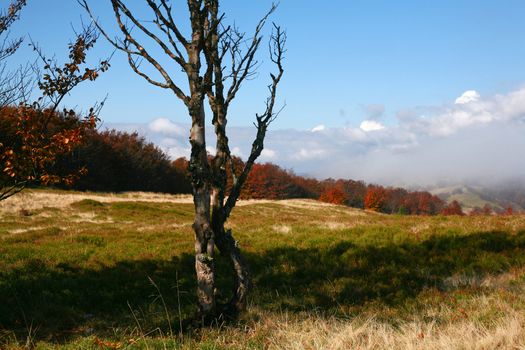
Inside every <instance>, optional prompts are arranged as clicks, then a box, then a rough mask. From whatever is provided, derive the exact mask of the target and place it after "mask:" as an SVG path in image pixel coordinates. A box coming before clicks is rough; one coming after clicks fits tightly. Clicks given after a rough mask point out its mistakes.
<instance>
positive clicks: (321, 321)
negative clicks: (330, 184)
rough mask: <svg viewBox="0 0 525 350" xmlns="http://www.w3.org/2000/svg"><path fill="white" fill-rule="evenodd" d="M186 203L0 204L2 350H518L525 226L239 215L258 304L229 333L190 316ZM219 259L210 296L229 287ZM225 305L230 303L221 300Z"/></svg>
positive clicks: (152, 198)
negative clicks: (195, 328)
mask: <svg viewBox="0 0 525 350" xmlns="http://www.w3.org/2000/svg"><path fill="white" fill-rule="evenodd" d="M192 209H193V208H192V204H191V199H190V198H188V197H177V196H162V195H151V194H140V193H139V194H128V195H121V196H110V195H104V196H102V195H89V194H87V195H86V194H80V193H76V194H75V193H69V192H42V191H36V192H30V193H27V194H22V195H20V196H18V197H13V198H12V199H9V200H7V201H4V202H2V203H0V217H1V221H0V241H1V244H0V300H2V303H0V348H19V347H24V346H29V347H31V346H36V347H37V348H39V349H48V348H69V349H78V348H82V349H111V348H133V349H135V348H138V349H141V348H144V349H156V348H159V349H164V348H169V349H172V348H202V349H236V348H256V349H257V348H287V349H303V348H330V349H346V348H351V347H360V348H364V349H366V348H374V349H382V348H399V349H410V348H418V349H429V348H486V349H489V348H490V349H492V348H498V347H499V348H513V347H516V346H525V296H524V293H523V292H524V290H525V269H524V268H525V217H523V216H511V217H501V216H498V217H495V216H494V217H439V216H437V217H415V216H388V215H382V214H376V213H371V212H364V211H360V210H356V209H351V208H347V207H340V206H333V205H327V204H322V203H319V202H315V201H306V200H287V201H259V202H243V203H241V205H240V206H239V207H238V208H236V209H235V211H234V215H233V217H232V219H231V222H230V227H231V228H232V229H233V232H234V234H235V235H236V238H237V239H238V240H239V242H240V245H241V247H242V248H243V250H244V252H245V253H246V256H247V258H248V260H249V262H250V265H251V269H252V272H253V275H254V282H255V286H256V289H255V291H254V293H253V294H252V295H251V299H250V305H251V306H250V310H249V311H248V312H247V313H246V314H245V315H244V316H243V318H242V319H241V320H240V321H239V322H238V323H236V324H233V325H221V324H218V325H217V327H215V328H212V329H207V330H203V331H199V332H195V333H192V334H184V335H182V337H181V336H179V334H178V330H177V325H178V323H179V318H180V317H179V315H180V316H182V318H184V317H185V316H188V315H190V314H191V313H192V311H193V310H194V307H195V297H194V290H195V281H194V273H193V255H192V249H193V233H192V230H191V223H192V216H193V214H192ZM222 260H223V259H221V258H220V256H218V257H217V264H218V271H219V274H220V276H221V278H220V280H219V283H229V281H228V278H230V277H231V276H230V275H229V273H228V272H226V271H228V268H227V266H225V265H224V262H223V261H222ZM224 297H225V298H226V297H227V296H224Z"/></svg>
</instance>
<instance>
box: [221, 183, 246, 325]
mask: <svg viewBox="0 0 525 350" xmlns="http://www.w3.org/2000/svg"><path fill="white" fill-rule="evenodd" d="M214 192H215V191H214ZM212 198H214V199H215V198H216V196H213V197H212ZM225 221H226V220H225V215H224V210H223V208H222V207H221V206H220V202H219V201H217V200H216V199H215V200H214V201H213V215H212V228H213V232H214V234H215V244H216V245H217V248H219V251H220V252H221V254H222V255H223V256H227V257H229V258H230V263H231V266H232V269H233V273H234V284H233V290H232V292H233V293H232V298H231V299H230V301H229V302H228V303H226V304H224V305H221V310H220V312H221V313H222V314H223V315H225V316H228V317H236V316H237V315H238V314H239V312H241V311H243V310H244V309H246V302H247V296H248V292H249V291H250V289H251V278H250V271H249V268H248V264H247V263H246V262H245V260H244V259H243V257H242V254H241V251H240V249H239V247H238V243H237V241H236V240H235V239H234V238H233V236H232V233H231V230H225V229H224V224H225Z"/></svg>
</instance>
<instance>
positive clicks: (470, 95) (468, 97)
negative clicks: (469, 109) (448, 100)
mask: <svg viewBox="0 0 525 350" xmlns="http://www.w3.org/2000/svg"><path fill="white" fill-rule="evenodd" d="M479 98H480V96H479V94H478V92H477V91H476V90H467V91H465V92H464V93H463V95H461V96H459V97H458V98H457V99H456V102H455V103H456V104H457V105H463V104H467V103H470V102H474V101H478V100H479Z"/></svg>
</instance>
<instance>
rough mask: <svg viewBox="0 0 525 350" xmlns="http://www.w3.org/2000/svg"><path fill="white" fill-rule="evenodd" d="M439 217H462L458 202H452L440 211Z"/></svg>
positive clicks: (462, 213)
mask: <svg viewBox="0 0 525 350" xmlns="http://www.w3.org/2000/svg"><path fill="white" fill-rule="evenodd" d="M441 215H460V216H463V215H465V213H464V212H463V210H462V209H461V204H459V202H458V201H452V202H451V203H450V204H448V205H447V206H445V207H443V209H442V210H441Z"/></svg>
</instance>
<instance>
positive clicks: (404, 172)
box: [113, 87, 525, 185]
mask: <svg viewBox="0 0 525 350" xmlns="http://www.w3.org/2000/svg"><path fill="white" fill-rule="evenodd" d="M464 95H465V94H464ZM465 96H470V97H469V102H465V103H455V101H450V103H449V104H447V105H443V106H431V107H428V108H417V109H414V110H404V111H400V112H398V113H397V124H389V126H386V125H383V124H382V123H380V122H378V121H377V120H371V119H367V120H364V121H363V122H362V123H361V124H360V125H359V127H356V126H348V125H347V126H342V127H339V128H327V127H326V126H324V125H318V126H316V127H315V128H313V129H309V130H273V129H270V130H269V131H268V134H267V138H266V140H265V143H264V145H265V148H264V150H263V151H262V154H261V157H260V158H259V159H258V161H260V162H268V161H271V162H275V163H277V164H279V165H281V166H283V167H285V168H287V169H290V168H291V169H294V171H296V172H297V173H298V174H306V175H310V176H317V177H320V178H327V177H334V178H337V177H342V178H353V179H363V180H365V181H367V182H379V183H386V184H388V183H403V182H404V183H405V184H408V185H414V184H418V183H419V184H424V183H431V182H435V181H438V180H440V179H443V178H446V179H454V178H455V179H465V178H475V177H480V176H488V177H492V178H495V179H497V178H501V177H503V176H522V177H525V162H523V161H522V159H521V158H520V157H519V156H518V154H517V152H519V150H522V149H525V137H523V135H525V87H524V88H522V89H517V90H515V91H512V92H510V93H507V94H498V95H494V96H490V97H481V96H479V94H477V93H476V94H473V93H469V94H466V95H465ZM465 96H463V97H465ZM464 101H467V98H463V99H461V100H460V102H464ZM166 121H167V120H164V121H162V120H161V122H159V119H157V120H155V121H153V122H152V123H150V124H142V126H140V125H138V124H128V125H120V126H118V127H117V126H113V127H117V128H118V129H120V130H127V131H134V130H138V131H139V132H140V133H141V134H142V135H145V136H146V137H147V139H148V140H149V141H152V142H155V143H156V144H157V145H159V147H161V148H162V149H164V150H166V152H167V153H168V154H169V155H170V156H171V157H172V158H174V159H175V158H177V157H180V156H185V157H188V156H189V154H190V146H189V143H188V138H187V135H186V133H184V134H180V135H179V134H174V135H166V130H169V126H170V125H171V124H174V125H177V124H175V123H171V122H169V121H168V123H166ZM163 123H164V124H163ZM152 125H153V127H152ZM159 126H163V127H159ZM177 126H178V127H180V128H181V129H182V130H186V129H187V126H186V125H182V126H179V125H177ZM154 130H157V131H154ZM175 130H176V129H175ZM314 130H315V132H313V131H314ZM228 131H229V135H228V137H229V139H230V140H231V142H232V143H233V142H234V144H235V147H233V148H232V153H233V154H235V155H238V156H241V157H242V156H243V155H244V156H246V153H247V152H248V151H247V150H250V149H251V144H252V142H253V137H254V134H255V131H254V128H251V127H231V128H229V129H228ZM320 131H322V132H320ZM378 131H379V132H378ZM207 133H208V134H207V138H208V139H207V141H208V144H211V145H213V144H214V135H213V129H212V128H208V129H207ZM241 150H245V154H243V153H242V151H241ZM209 151H212V152H213V151H214V149H212V148H210V149H209Z"/></svg>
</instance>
